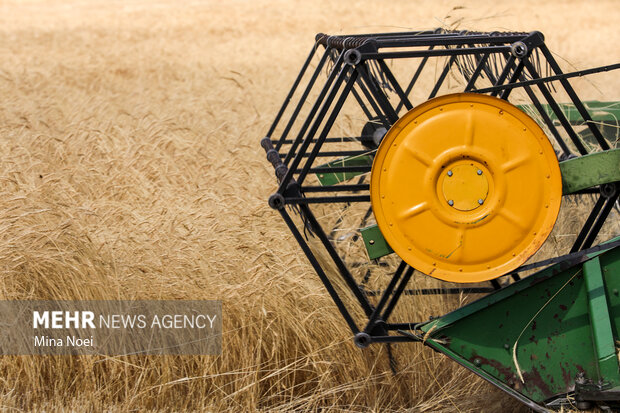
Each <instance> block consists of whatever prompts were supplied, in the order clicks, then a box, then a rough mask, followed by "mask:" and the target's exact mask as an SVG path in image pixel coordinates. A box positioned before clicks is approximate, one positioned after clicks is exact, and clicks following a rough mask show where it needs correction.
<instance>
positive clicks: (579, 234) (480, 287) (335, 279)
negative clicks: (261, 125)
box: [261, 30, 620, 412]
mask: <svg viewBox="0 0 620 413" xmlns="http://www.w3.org/2000/svg"><path fill="white" fill-rule="evenodd" d="M619 67H620V64H612V65H609V66H604V67H598V68H593V69H588V70H581V71H577V72H569V73H564V72H563V71H562V70H561V68H560V66H559V65H558V63H557V62H556V60H555V59H554V57H553V55H552V53H551V52H550V51H549V49H548V48H547V46H546V45H545V42H544V37H543V35H542V34H541V33H540V32H532V33H499V32H493V33H476V32H450V31H444V30H435V31H418V32H406V33H382V34H367V35H351V36H328V35H325V34H319V35H317V37H316V42H315V44H314V45H313V47H312V50H311V51H310V54H309V56H308V58H307V59H306V61H305V63H304V65H303V67H302V69H301V71H300V73H299V75H298V77H297V79H296V80H295V82H294V84H293V87H292V88H291V90H290V93H289V94H288V96H287V97H286V99H285V101H284V104H283V105H282V108H281V109H280V111H279V113H278V114H277V116H276V119H275V121H274V122H273V125H272V126H271V128H270V129H269V132H268V133H267V136H266V137H265V138H263V139H262V140H261V146H262V147H263V148H264V150H265V152H266V154H267V159H268V160H269V162H270V163H271V164H272V165H273V167H274V169H275V175H276V177H277V180H278V184H279V186H278V189H277V191H276V192H275V193H274V194H273V195H271V196H270V197H269V205H270V206H271V207H272V208H274V209H275V210H277V211H278V212H279V213H280V214H281V216H282V218H283V219H284V221H285V222H286V224H287V226H288V227H289V229H290V230H291V231H292V233H293V235H294V237H295V239H296V240H297V241H298V242H299V245H300V246H301V248H302V250H303V251H304V253H305V254H306V255H307V257H308V259H309V261H310V263H311V264H312V266H313V267H314V269H315V271H316V273H317V274H318V276H319V277H320V279H321V281H322V282H323V283H324V285H325V288H326V289H327V291H328V293H329V294H330V296H331V298H332V299H333V300H334V302H335V304H336V306H337V308H338V309H339V311H340V313H341V314H342V316H343V317H344V319H345V321H346V323H347V325H348V326H349V328H350V329H351V331H352V333H353V337H354V342H355V344H356V345H357V346H359V347H362V348H364V347H367V346H369V345H370V344H372V343H388V344H389V343H398V342H421V343H423V344H424V345H427V346H429V347H431V348H432V349H434V350H436V351H438V352H440V353H443V354H444V355H446V356H447V357H449V358H451V359H452V360H454V361H456V362H457V363H459V364H460V365H461V366H463V367H465V368H467V369H469V370H470V371H472V372H474V373H475V374H477V375H478V376H480V377H482V378H484V379H485V380H487V381H489V382H490V383H492V384H494V385H495V386H497V387H498V388H500V389H502V390H503V391H505V392H506V393H508V394H510V395H512V396H513V397H515V398H516V399H518V400H519V401H521V402H522V403H524V404H526V405H527V406H529V407H530V408H532V409H533V410H535V411H538V412H546V411H549V410H550V409H558V408H560V407H561V406H565V405H569V403H570V404H573V405H575V406H576V407H578V408H580V409H586V408H590V407H592V406H594V405H598V406H601V407H603V408H617V407H618V406H620V370H619V362H618V355H617V346H618V341H617V340H618V338H619V335H618V334H619V331H620V237H619V236H618V235H619V232H618V227H619V226H618V218H617V213H618V212H617V208H618V206H617V205H618V204H617V202H618V196H619V194H620V149H617V148H616V147H617V142H618V126H619V122H618V118H619V117H620V104H617V103H605V102H595V101H590V102H587V101H582V100H581V99H580V98H579V96H578V94H577V93H576V91H575V89H573V87H572V86H571V81H570V79H573V78H575V77H580V76H584V75H589V74H595V73H599V72H604V71H611V70H614V69H618V68H619ZM397 78H401V80H405V81H406V82H405V83H400V82H399V81H398V80H397ZM455 82H456V83H455ZM455 85H457V86H455ZM455 87H458V92H459V93H452V92H454V89H455ZM446 89H450V93H448V94H446V93H444V92H442V91H444V90H446ZM560 99H561V100H562V101H564V102H567V103H558V100H560ZM509 102H514V104H513V103H509ZM355 114H357V115H355ZM362 118H363V119H362ZM343 124H344V126H342V125H343ZM334 125H338V126H334ZM347 128H348V130H351V131H357V132H353V133H351V134H350V135H351V136H346V133H345V134H344V136H343V134H342V132H341V131H343V130H347ZM335 130H338V131H339V133H336V132H335ZM560 206H562V208H563V211H562V212H565V211H566V210H567V211H568V214H565V215H564V216H568V217H569V218H570V219H571V220H573V221H575V220H576V221H580V222H579V228H577V229H576V230H573V233H576V239H575V240H574V242H573V243H572V246H571V245H568V244H566V245H565V246H563V245H560V244H557V243H556V244H554V245H551V244H550V245H544V246H543V244H545V241H546V240H547V238H548V237H549V235H550V234H551V232H552V230H553V229H554V226H556V227H559V226H562V225H563V224H564V223H560V222H559V221H558V216H559V215H560V216H563V215H562V214H560ZM586 209H587V210H586ZM577 211H579V212H580V213H581V214H582V215H583V219H581V220H579V217H578V216H575V215H577V214H575V213H574V212H577ZM608 218H609V219H608ZM556 221H558V222H556ZM347 228H350V229H347ZM351 228H352V229H351ZM556 229H557V228H556ZM602 229H604V230H605V231H606V232H605V233H606V234H608V235H607V237H606V238H611V239H604V240H602V241H601V242H598V244H597V240H599V238H601V237H599V234H602ZM609 234H615V235H616V237H615V238H614V237H610V235H609ZM552 238H554V239H555V238H556V237H554V236H552V237H551V238H549V239H550V240H551V239H552ZM541 247H543V250H545V251H546V252H544V254H545V257H544V258H545V259H541V258H540V255H537V256H536V257H534V258H532V259H531V260H530V258H531V257H532V256H533V255H534V254H535V253H536V252H537V251H538V250H539V249H541ZM364 251H365V252H364ZM554 251H555V253H554ZM550 255H555V256H554V257H552V258H547V257H549V256H550ZM532 261H534V262H532ZM420 273H422V274H426V275H427V276H430V277H432V278H430V277H424V276H422V275H420ZM433 278H434V279H435V280H433ZM438 280H439V281H438ZM433 283H434V284H433ZM454 283H458V284H454ZM467 283H470V284H467ZM471 283H475V284H471ZM438 284H439V285H438ZM429 286H430V287H431V288H429ZM429 294H444V295H449V294H460V295H461V296H462V295H463V294H467V295H472V294H476V295H478V299H477V300H476V301H473V302H470V303H469V304H466V305H463V306H461V307H460V308H456V309H455V310H454V311H452V312H449V313H448V314H445V315H443V316H439V317H434V318H431V319H430V321H423V320H414V321H411V320H410V319H402V318H403V317H404V316H406V315H407V314H412V311H413V313H414V314H417V313H416V312H415V308H414V310H411V308H412V306H411V303H409V306H408V307H407V308H405V309H401V310H399V306H400V307H402V306H403V303H402V302H403V297H405V296H409V297H408V298H407V299H416V298H415V297H418V298H417V299H423V297H420V296H422V295H429ZM452 297H454V296H452ZM452 301H456V300H452ZM446 302H448V301H446ZM414 307H415V306H414ZM428 316H429V314H426V315H425V316H424V319H428Z"/></svg>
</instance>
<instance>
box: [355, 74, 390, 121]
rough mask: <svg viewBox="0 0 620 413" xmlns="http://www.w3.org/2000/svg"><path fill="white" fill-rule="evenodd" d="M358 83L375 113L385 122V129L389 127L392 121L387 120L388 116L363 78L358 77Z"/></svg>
mask: <svg viewBox="0 0 620 413" xmlns="http://www.w3.org/2000/svg"><path fill="white" fill-rule="evenodd" d="M357 85H358V86H359V88H360V90H361V91H362V92H363V93H364V96H365V97H366V100H368V102H369V103H370V106H371V107H372V110H374V111H375V114H376V115H377V117H378V118H379V120H380V121H381V123H382V124H383V126H384V127H385V129H389V128H390V126H391V125H390V122H389V121H388V120H387V118H386V117H385V115H384V114H383V112H382V111H381V109H380V108H379V105H378V103H377V102H376V101H375V99H374V98H373V96H372V95H371V94H370V92H369V91H368V89H366V86H364V83H363V81H362V79H361V78H358V79H357ZM369 120H372V117H371V118H369Z"/></svg>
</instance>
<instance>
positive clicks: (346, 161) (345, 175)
mask: <svg viewBox="0 0 620 413" xmlns="http://www.w3.org/2000/svg"><path fill="white" fill-rule="evenodd" d="M372 160H373V157H372V156H370V155H357V156H349V157H346V158H342V159H337V160H335V161H332V162H328V163H326V164H324V165H321V166H319V168H325V169H327V168H341V167H347V166H372ZM364 173H366V172H321V173H318V174H316V176H317V178H318V179H319V182H320V184H321V185H322V186H331V185H336V184H339V183H341V182H344V181H348V180H349V179H352V178H355V177H356V176H359V175H362V174H364Z"/></svg>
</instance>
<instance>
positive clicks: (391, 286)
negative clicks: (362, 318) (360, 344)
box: [364, 261, 408, 334]
mask: <svg viewBox="0 0 620 413" xmlns="http://www.w3.org/2000/svg"><path fill="white" fill-rule="evenodd" d="M407 267H408V265H407V263H405V261H401V262H400V265H399V266H398V268H397V269H396V272H394V275H393V276H392V279H391V280H390V283H389V284H388V286H387V288H386V289H385V291H384V292H383V295H382V296H381V298H380V299H379V304H377V306H376V307H375V309H374V311H373V312H372V314H371V315H370V318H369V319H368V323H367V324H366V327H365V328H364V332H365V333H367V334H370V331H371V330H372V328H373V327H374V324H375V322H376V321H377V320H378V319H379V316H380V315H381V311H383V307H385V304H386V303H387V300H388V298H390V295H392V291H393V290H394V287H396V283H398V280H399V279H400V277H401V275H402V274H403V272H404V271H405V268H407Z"/></svg>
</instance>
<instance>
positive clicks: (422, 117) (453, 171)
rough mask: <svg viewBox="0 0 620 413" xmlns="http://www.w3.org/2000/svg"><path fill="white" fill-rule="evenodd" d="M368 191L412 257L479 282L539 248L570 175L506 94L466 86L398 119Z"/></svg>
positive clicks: (416, 263)
mask: <svg viewBox="0 0 620 413" xmlns="http://www.w3.org/2000/svg"><path fill="white" fill-rule="evenodd" d="M370 199H371V203H372V208H373V212H374V214H375V218H376V220H377V225H378V226H379V229H380V230H381V232H382V233H383V235H384V237H385V239H386V240H387V242H388V244H389V245H390V246H391V247H392V249H393V250H394V252H396V253H397V254H398V255H399V256H400V257H401V258H402V259H403V260H404V261H405V262H407V263H408V264H409V265H411V266H412V267H414V268H416V269H417V270H419V271H422V272H423V273H425V274H428V275H430V276H433V277H435V278H439V279H442V280H446V281H453V282H479V281H485V280H490V279H493V278H496V277H499V276H501V275H503V274H505V273H507V272H509V271H511V270H513V269H515V268H517V267H518V266H519V265H521V264H523V263H524V262H525V261H526V260H527V259H528V258H529V257H530V256H532V255H533V254H534V253H535V252H536V251H537V250H538V249H539V248H540V246H541V245H542V244H543V243H544V241H545V239H546V238H547V236H548V235H549V233H550V232H551V230H552V229H553V225H554V224H555V221H556V219H557V216H558V212H559V209H560V203H561V200H562V179H561V175H560V168H559V165H558V161H557V158H556V155H555V152H554V150H553V147H552V146H551V144H550V142H549V140H548V139H547V137H546V136H545V134H544V132H543V131H542V129H541V128H540V127H539V126H538V124H536V122H535V121H534V120H533V119H532V118H530V117H529V116H527V115H526V114H525V113H523V112H522V111H521V110H519V109H518V108H516V107H515V106H513V105H511V104H510V103H508V102H506V101H504V100H502V99H498V98H495V97H491V96H487V95H479V94H473V93H459V94H453V95H447V96H441V97H438V98H435V99H432V100H429V101H427V102H425V103H423V104H422V105H420V106H418V107H416V108H414V109H412V110H410V111H409V112H408V113H407V114H405V115H404V116H403V117H402V118H400V119H399V120H398V121H397V122H396V123H395V124H394V125H393V126H392V128H390V130H389V131H388V133H387V134H386V135H385V137H384V139H383V141H382V142H381V145H380V146H379V149H378V150H377V153H376V156H375V160H374V163H373V166H372V172H371V184H370Z"/></svg>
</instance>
